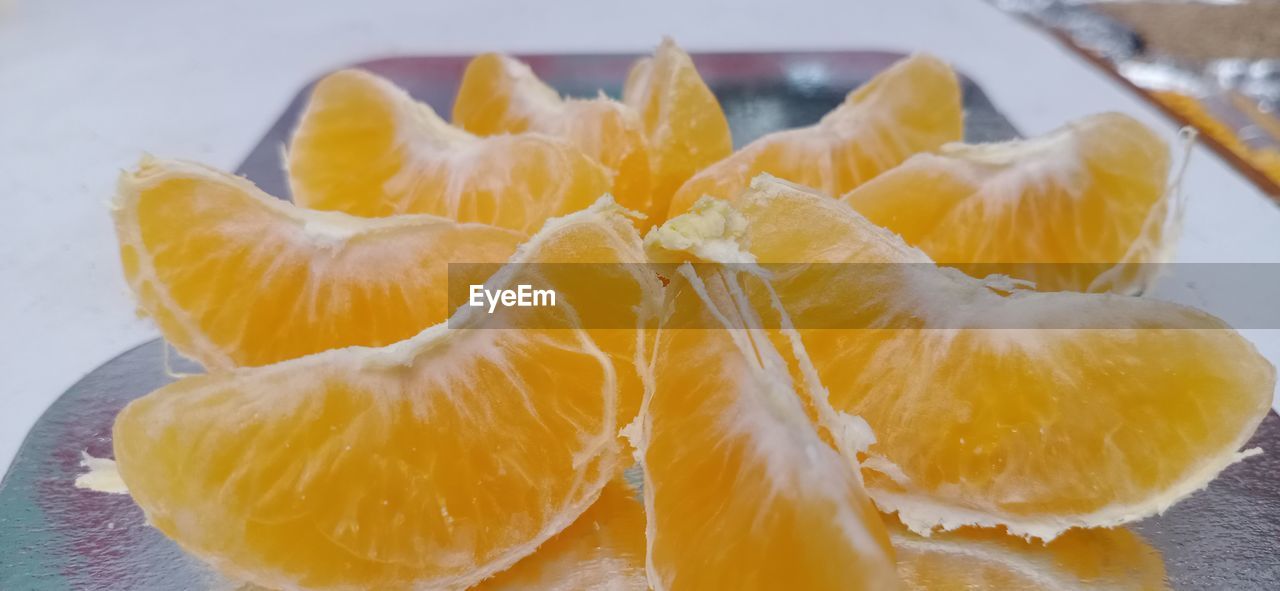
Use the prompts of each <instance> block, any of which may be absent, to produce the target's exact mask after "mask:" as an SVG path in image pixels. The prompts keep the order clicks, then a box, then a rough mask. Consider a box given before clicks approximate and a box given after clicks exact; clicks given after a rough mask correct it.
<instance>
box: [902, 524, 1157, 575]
mask: <svg viewBox="0 0 1280 591" xmlns="http://www.w3.org/2000/svg"><path fill="white" fill-rule="evenodd" d="M888 526H889V531H890V538H891V539H892V541H893V543H894V546H895V548H896V549H897V551H898V572H899V573H900V574H901V575H902V578H903V580H904V581H905V582H906V586H907V588H908V589H919V590H921V591H925V590H927V591H972V590H975V589H979V590H991V591H996V590H1000V589H1042V588H1046V587H1051V586H1052V585H1053V584H1052V583H1047V582H1046V581H1054V582H1056V583H1057V584H1060V585H1063V586H1064V588H1066V587H1089V586H1094V587H1098V588H1106V589H1149V590H1153V591H1154V590H1157V589H1167V588H1168V586H1167V583H1166V582H1165V569H1164V561H1163V560H1162V559H1161V556H1160V551H1159V550H1156V549H1155V548H1152V547H1151V546H1150V545H1149V544H1147V543H1146V541H1144V540H1143V539H1142V538H1141V537H1139V536H1138V535H1137V534H1134V533H1133V532H1131V531H1129V530H1127V529H1124V528H1115V529H1104V528H1096V529H1074V530H1071V531H1069V532H1067V533H1065V534H1063V535H1062V536H1059V537H1058V538H1057V539H1055V540H1053V541H1052V542H1049V543H1048V544H1042V543H1040V542H1037V541H1030V542H1028V541H1026V540H1023V539H1021V538H1015V537H1012V536H1009V535H1005V534H1004V533H1002V532H1001V531H1000V530H995V529H976V528H965V529H962V530H959V531H955V532H946V533H938V534H934V535H933V536H930V537H928V538H924V537H921V536H917V535H915V534H912V533H911V532H908V531H906V529H905V528H903V527H902V526H900V525H896V524H893V523H890V524H888Z"/></svg>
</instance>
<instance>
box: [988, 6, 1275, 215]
mask: <svg viewBox="0 0 1280 591" xmlns="http://www.w3.org/2000/svg"><path fill="white" fill-rule="evenodd" d="M991 3H992V4H994V5H995V6H997V7H998V8H1001V9H1003V10H1005V11H1008V12H1010V13H1013V14H1016V15H1018V16H1021V17H1023V18H1025V19H1027V20H1029V21H1031V22H1032V23H1035V24H1037V25H1039V26H1041V27H1044V28H1046V29H1048V30H1049V31H1051V32H1052V33H1054V34H1055V35H1056V36H1057V37H1059V38H1060V39H1062V40H1063V41H1064V42H1065V43H1067V44H1068V45H1070V46H1072V47H1074V48H1075V49H1077V50H1080V51H1081V52H1083V53H1084V54H1085V55H1087V56H1089V57H1090V58H1092V59H1094V60H1095V61H1098V62H1100V63H1101V64H1102V65H1104V66H1107V67H1109V68H1110V69H1111V70H1112V71H1114V72H1115V73H1117V74H1118V75H1119V76H1120V77H1121V78H1123V79H1124V80H1126V81H1128V82H1129V83H1131V84H1133V85H1135V86H1137V87H1138V88H1139V89H1141V90H1142V91H1143V92H1145V93H1146V94H1147V96H1149V97H1150V98H1151V99H1152V100H1154V101H1155V102H1156V104H1157V105H1159V106H1160V107H1161V108H1163V109H1164V110H1165V111H1166V112H1167V113H1169V114H1170V115H1172V116H1173V117H1175V118H1177V119H1179V120H1181V121H1183V122H1184V123H1188V124H1191V125H1194V126H1195V127H1197V128H1198V129H1199V130H1200V131H1201V133H1202V135H1203V136H1204V137H1205V138H1206V143H1207V144H1208V145H1210V146H1211V147H1212V148H1214V150H1216V151H1217V152H1218V153H1219V154H1221V155H1222V156H1223V157H1225V158H1226V159H1227V160H1228V161H1230V162H1231V163H1232V164H1233V165H1235V166H1236V168H1237V169H1239V170H1240V171H1241V172H1242V173H1244V174H1245V175H1246V176H1248V177H1249V178H1250V179H1251V180H1253V181H1254V182H1255V183H1256V184H1257V185H1258V186H1259V187H1260V188H1261V189H1262V190H1263V191H1265V192H1267V193H1269V194H1271V195H1272V197H1274V198H1276V199H1277V200H1280V0H1208V1H1206V0H1199V1H1197V0H1137V1H1107V0H1093V1H1090V0H991Z"/></svg>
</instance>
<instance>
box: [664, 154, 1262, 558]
mask: <svg viewBox="0 0 1280 591" xmlns="http://www.w3.org/2000/svg"><path fill="white" fill-rule="evenodd" d="M713 202H714V200H707V203H708V204H711V203H713ZM738 208H739V211H740V213H741V214H742V216H743V217H744V218H745V222H743V223H737V224H735V223H727V222H725V221H723V220H722V219H718V218H717V216H716V215H710V214H714V213H715V212H716V211H719V210H718V209H716V208H714V207H711V206H710V205H706V206H699V208H696V209H695V212H693V213H691V214H689V216H687V217H686V218H676V219H673V220H671V221H668V222H667V224H668V225H672V226H674V225H679V226H682V227H684V228H685V229H686V233H687V234H688V235H689V236H690V238H689V241H690V242H694V241H697V240H701V241H702V242H704V243H707V244H714V243H717V241H724V240H726V238H733V239H735V240H741V241H744V243H745V244H748V245H750V250H751V253H752V254H753V255H754V256H755V257H756V258H757V259H758V260H759V262H760V263H761V264H763V265H764V267H765V269H766V270H773V271H776V273H775V277H774V281H773V285H774V287H775V288H776V289H777V292H778V295H779V297H780V299H781V300H782V302H783V304H784V306H785V308H786V310H787V312H788V313H789V315H790V317H791V319H792V320H793V321H794V323H795V325H796V326H799V327H801V334H802V336H803V341H804V345H805V347H806V349H807V350H808V352H809V355H810V357H811V358H812V360H813V363H814V365H815V366H816V367H817V371H818V374H819V376H820V378H821V380H822V383H823V384H824V385H825V386H826V387H827V388H828V389H829V392H830V402H831V405H832V406H833V407H835V409H837V410H839V411H843V412H846V413H849V414H852V415H857V416H860V417H862V418H863V419H865V420H866V421H867V422H868V423H869V424H870V426H871V429H872V430H873V431H874V433H875V436H876V443H875V444H874V445H872V446H871V447H870V449H869V452H868V453H869V455H868V457H867V458H866V461H865V462H864V467H865V468H866V470H864V474H865V477H866V482H867V486H868V491H869V492H870V494H871V496H872V498H873V499H874V500H875V501H876V504H877V505H878V506H879V507H880V509H881V510H884V511H897V512H898V513H899V516H900V518H901V519H902V520H903V522H904V523H906V524H907V525H908V526H910V527H911V528H912V529H913V530H916V531H919V532H928V531H930V530H931V529H933V528H939V527H940V528H943V529H954V528H956V527H960V526H964V525H982V526H996V525H1004V526H1006V527H1007V528H1008V530H1009V531H1010V532H1012V533H1014V534H1016V535H1026V536H1035V537H1039V538H1042V539H1052V538H1053V537H1055V536H1057V535H1058V534H1060V533H1061V532H1063V531H1065V530H1067V529H1069V528H1072V527H1092V526H1111V525H1117V524H1121V523H1125V522H1129V521H1133V520H1136V519H1140V518H1143V517H1146V516H1149V515H1153V514H1156V513H1159V512H1161V511H1163V510H1164V509H1166V508H1168V507H1169V506H1170V505H1172V504H1173V503H1174V502H1175V501H1177V500H1178V499H1180V498H1182V497H1184V496H1186V495H1188V494H1191V493H1192V492H1195V491H1196V490H1198V489H1200V488H1202V487H1203V486H1205V485H1206V484H1207V483H1208V482H1209V481H1210V480H1212V479H1213V478H1214V477H1215V476H1216V475H1217V474H1218V473H1219V472H1221V471H1222V470H1223V469H1224V468H1226V467H1227V466H1228V465H1230V464H1232V463H1234V462H1236V461H1238V460H1240V459H1241V458H1243V457H1245V456H1246V455H1248V452H1246V453H1240V452H1239V451H1238V450H1240V449H1241V447H1242V446H1243V445H1244V444H1245V443H1246V442H1247V441H1248V439H1249V437H1250V436H1251V435H1252V434H1253V432H1254V430H1255V429H1256V428H1257V425H1258V423H1259V422H1260V421H1261V420H1262V418H1263V416H1264V415H1265V414H1266V412H1267V409H1268V407H1269V405H1270V403H1271V396H1272V392H1273V391H1274V388H1275V369H1274V368H1273V367H1272V366H1271V365H1270V364H1269V363H1268V362H1267V361H1266V360H1265V359H1264V358H1263V357H1262V356H1261V355H1259V354H1258V352H1257V350H1256V349H1255V348H1254V347H1253V345H1252V344H1250V343H1249V342H1248V341H1247V340H1245V339H1244V338H1242V337H1241V336H1240V335H1239V334H1237V333H1236V332H1235V331H1233V330H1231V329H1230V328H1229V327H1227V326H1226V325H1225V324H1223V323H1222V322H1221V321H1219V320H1217V319H1216V318H1213V317H1212V316H1210V315H1208V314H1205V313H1203V312H1199V311H1196V310H1193V309H1190V308H1186V307H1182V306H1178V305H1174V304H1169V303H1165V302H1160V301H1154V300H1144V299H1140V298H1133V297H1124V296H1116V295H1110V294H1079V293H1066V292H1064V293H1039V292H1030V291H1025V290H1019V289H1016V288H1013V287H1010V286H1008V285H1002V284H1000V283H998V282H989V281H980V280H977V279H973V278H970V277H968V276H965V275H963V274H960V273H959V272H957V271H955V270H954V269H939V268H937V267H936V266H934V265H933V264H932V263H931V262H929V259H928V257H927V256H925V255H924V254H923V253H921V252H920V251H918V250H916V249H914V248H912V247H910V246H908V245H906V244H905V243H904V242H902V240H901V239H900V238H898V237H897V236H895V235H894V234H892V233H891V232H889V231H887V230H885V229H883V228H880V227H878V226H875V225H874V224H871V223H870V222H868V221H867V220H866V218H864V217H862V216H861V215H859V214H858V213H856V212H855V211H853V209H851V208H850V207H848V206H847V205H846V204H844V203H841V202H840V201H838V200H834V199H830V198H829V197H826V196H824V195H820V194H817V193H814V192H811V191H809V190H806V189H803V188H800V187H798V186H796V185H792V184H790V183H785V182H782V181H779V180H777V179H772V178H769V177H761V178H759V179H757V180H756V181H755V182H753V185H752V188H751V191H749V192H748V193H747V194H746V195H744V196H743V197H742V198H740V199H739V202H738ZM708 216H709V217H710V219H707V218H708ZM697 230H700V231H702V232H704V235H703V236H701V237H700V238H699V237H696V231H697ZM785 263H806V265H801V266H795V265H785ZM780 264H781V266H775V265H780ZM783 271H785V272H783ZM824 323H825V324H824ZM824 327H835V328H824Z"/></svg>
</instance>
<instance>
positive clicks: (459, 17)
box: [0, 0, 1280, 468]
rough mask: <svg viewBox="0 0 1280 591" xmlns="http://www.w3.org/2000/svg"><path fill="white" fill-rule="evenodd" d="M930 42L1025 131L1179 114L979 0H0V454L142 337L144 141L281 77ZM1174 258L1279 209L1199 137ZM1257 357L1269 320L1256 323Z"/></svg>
mask: <svg viewBox="0 0 1280 591" xmlns="http://www.w3.org/2000/svg"><path fill="white" fill-rule="evenodd" d="M664 34H669V35H672V36H674V37H675V38H676V40H677V41H678V42H680V43H681V44H682V45H683V46H685V47H686V48H687V49H689V50H691V51H696V50H732V49H752V50H769V49H778V50H785V49H852V48H883V49H896V50H902V51H912V50H927V51H931V52H934V53H936V54H938V55H940V56H943V57H944V58H946V59H948V60H950V61H952V62H953V63H955V64H956V66H957V67H958V68H959V69H961V70H962V71H964V72H965V73H967V74H968V75H969V76H971V77H972V78H974V79H975V80H976V81H977V82H978V83H979V84H980V85H981V86H982V87H983V88H984V89H986V91H987V92H988V94H990V95H991V97H992V99H993V100H994V101H995V103H996V105H997V106H998V107H999V108H1000V109H1001V110H1002V111H1003V112H1004V113H1006V114H1007V115H1009V116H1010V118H1011V119H1012V120H1013V121H1014V123H1015V124H1016V125H1017V126H1018V127H1019V128H1020V129H1021V130H1022V131H1024V132H1026V133H1030V134H1036V133H1042V132H1045V131H1048V130H1050V129H1052V128H1054V127H1056V126H1058V125H1060V124H1062V123H1063V122H1065V121H1067V120H1069V119H1072V118H1076V117H1080V116H1083V115H1086V114H1090V113H1094V112H1098V111H1105V110H1119V111H1123V112H1126V113H1130V114H1133V115H1136V116H1138V117H1140V118H1142V119H1143V120H1145V121H1147V122H1149V123H1151V124H1153V125H1156V126H1157V127H1158V128H1159V129H1161V130H1162V131H1164V132H1166V133H1167V134H1168V136H1169V137H1170V138H1171V139H1172V137H1173V132H1174V127H1173V125H1172V124H1171V123H1169V122H1168V121H1166V120H1164V119H1163V118H1161V117H1160V116H1159V115H1158V114H1157V113H1156V112H1155V111H1153V110H1152V109H1150V108H1149V107H1147V106H1145V105H1144V104H1142V103H1141V102H1140V101H1139V100H1138V99H1137V98H1135V97H1133V96H1132V95H1130V94H1129V92H1128V91H1127V90H1125V89H1123V88H1121V87H1119V86H1118V85H1116V84H1115V83H1113V82H1111V81H1110V80H1108V79H1107V78H1106V77H1105V76H1104V75H1103V74H1101V73H1099V72H1096V71H1094V70H1093V69H1092V67H1091V66H1089V65H1088V64H1086V63H1085V62H1083V61H1082V60H1080V59H1079V58H1078V57H1076V56H1074V55H1073V54H1071V53H1070V52H1069V51H1068V50H1065V49H1062V48H1060V47H1059V46H1058V45H1057V43H1056V42H1055V41H1053V40H1051V39H1050V38H1048V37H1047V36H1045V35H1044V34H1042V33H1040V32H1038V31H1034V30H1032V29H1030V28H1028V27H1026V26H1025V25H1023V24H1021V23H1019V22H1017V21H1015V20H1014V19H1012V18H1011V17H1009V16H1007V15H1005V14H1003V13H1000V12H998V11H996V10H995V9H993V8H991V7H989V6H988V5H986V4H984V3H981V2H979V1H977V0H885V1H881V2H856V1H840V2H834V1H833V2H819V1H799V0H777V1H773V2H763V1H758V0H732V1H730V0H717V1H710V2H695V1H692V0H646V1H644V2H640V1H627V2H611V1H606V0H572V1H565V2H554V3H553V2H542V1H509V2H499V1H494V0H462V1H448V2H443V1H433V0H416V1H406V2H389V1H362V2H317V1H315V0H312V1H302V0H292V1H281V2H269V1H264V0H231V1H226V0H224V1H217V2H181V1H176V0H136V1H123V0H0V204H3V208H2V209H0V468H4V467H6V466H7V465H8V463H9V461H10V460H11V458H12V457H13V454H14V453H15V452H16V450H17V446H18V445H19V443H20V442H21V440H22V438H23V437H24V436H25V434H26V432H27V430H28V429H29V428H30V426H31V424H32V423H33V422H34V421H35V419H36V418H37V417H38V416H39V414H40V413H41V412H43V410H44V409H45V408H46V407H47V406H48V404H49V403H50V402H52V401H53V399H54V398H56V397H57V396H58V395H59V394H60V393H61V392H62V391H63V390H65V389H66V388H67V387H68V386H70V385H71V384H73V383H74V382H75V381H76V380H77V379H79V378H80V377H81V376H83V375H84V374H85V373H87V372H88V371H90V370H92V369H93V368H94V367H96V366H98V365H99V364H101V363H103V362H105V361H107V360H109V359H110V358H111V357H113V356H114V355H116V354H117V353H120V352H122V351H124V350H126V349H127V348H129V347H132V346H133V345H136V344H138V343H141V342H143V341H145V340H148V339H150V338H153V337H154V336H156V331H155V330H154V329H153V328H152V327H151V326H150V325H149V324H148V323H147V322H145V321H141V320H138V319H136V318H135V316H134V314H133V304H132V302H131V300H130V296H129V294H128V291H127V289H126V286H125V284H124V282H123V281H122V279H121V277H120V269H119V263H118V261H117V258H116V252H115V241H114V237H113V234H112V228H111V223H110V220H109V217H108V214H107V211H106V205H105V204H106V202H107V200H108V199H109V198H110V196H111V194H112V190H113V187H114V183H115V179H116V176H117V175H118V174H119V171H120V170H121V169H123V168H126V167H129V166H131V165H133V164H134V163H135V162H136V161H137V160H138V157H139V156H140V155H141V153H142V152H143V151H147V152H150V153H153V154H156V155H158V156H163V157H177V158H190V159H195V160H199V161H202V162H206V163H209V164H212V165H215V166H219V167H222V168H226V169H232V168H234V167H235V166H236V164H238V163H239V161H240V160H241V158H242V157H243V156H244V155H245V154H246V153H247V152H248V150H249V149H250V148H251V147H252V146H253V145H254V143H255V142H256V141H257V139H258V137H259V136H260V135H261V134H262V133H263V132H264V131H265V130H266V129H267V127H268V126H269V125H270V124H271V122H272V121H273V120H274V119H275V118H276V116H277V115H278V114H279V113H280V111H281V110H282V109H283V108H284V106H285V104H286V102H287V101H288V100H289V99H290V98H291V97H292V96H293V94H294V93H295V92H296V91H297V90H298V88H299V87H300V86H301V85H303V84H304V83H306V82H307V81H308V80H310V79H312V78H314V77H315V76H317V75H319V74H322V73H323V72H325V71H327V70H330V69H333V68H334V67H336V66H339V65H342V64H345V63H349V62H354V61H359V60H362V59H366V58H370V57H375V56H386V55H392V54H431V53H455V54H457V53H462V54H465V53H474V52H478V51H482V50H503V51H511V52H519V51H528V52H555V51H565V52H598V51H647V50H649V49H650V48H651V47H652V46H653V45H655V44H656V43H657V42H658V40H659V39H660V37H661V36H662V35H664ZM1185 187H1186V189H1187V191H1188V192H1189V193H1190V196H1191V199H1192V201H1191V205H1190V208H1189V211H1188V221H1187V229H1186V232H1185V234H1184V238H1183V241H1182V244H1181V245H1180V250H1179V256H1178V258H1179V259H1180V260H1184V261H1204V262H1246V261H1248V262H1253V261H1280V208H1277V207H1276V206H1275V205H1274V204H1272V203H1270V202H1268V201H1267V200H1266V199H1265V198H1264V197H1263V196H1262V195H1261V193H1260V192H1258V191H1257V190H1256V189H1255V188H1253V187H1252V186H1251V185H1249V184H1248V183H1247V182H1245V181H1244V180H1242V179H1241V178H1239V177H1238V176H1237V175H1235V174H1234V173H1233V172H1231V171H1230V169H1229V168H1227V167H1226V166H1225V165H1223V164H1222V163H1221V162H1219V161H1218V160H1217V159H1216V157H1214V156H1213V155H1212V154H1210V153H1209V152H1208V151H1206V150H1198V151H1197V154H1196V155H1195V157H1194V159H1193V161H1192V165H1191V169H1190V171H1189V173H1188V176H1187V179H1186V185H1185ZM1249 335H1250V337H1251V338H1253V339H1254V340H1255V342H1257V343H1258V344H1259V346H1260V347H1261V348H1262V349H1263V351H1264V353H1266V354H1267V355H1268V356H1269V357H1270V358H1271V359H1272V360H1273V362H1274V361H1276V360H1277V359H1280V335H1278V334H1276V332H1275V331H1272V332H1264V331H1251V332H1250V333H1249Z"/></svg>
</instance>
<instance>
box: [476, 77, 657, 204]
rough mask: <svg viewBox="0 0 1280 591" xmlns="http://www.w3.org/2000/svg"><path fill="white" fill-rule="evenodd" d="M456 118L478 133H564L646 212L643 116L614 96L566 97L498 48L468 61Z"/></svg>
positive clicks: (624, 200)
mask: <svg viewBox="0 0 1280 591" xmlns="http://www.w3.org/2000/svg"><path fill="white" fill-rule="evenodd" d="M453 123H454V124H455V125H457V126H459V127H461V128H463V129H465V130H467V131H469V132H471V133H474V134H477V135H495V134H504V133H524V132H537V133H543V134H547V135H550V136H554V137H558V138H562V139H564V140H566V141H568V142H569V143H571V144H573V146H574V147H576V148H577V149H579V150H581V151H582V153H583V154H585V155H586V156H588V157H590V158H592V159H594V160H595V161H596V162H599V163H600V164H602V165H603V166H604V167H605V168H608V169H609V170H610V171H612V172H613V175H614V179H613V188H612V193H613V196H614V197H616V198H617V199H618V203H620V204H621V205H622V206H623V207H626V208H628V209H632V210H635V211H642V212H643V211H647V210H648V209H649V207H650V203H649V200H650V195H649V151H648V145H647V143H646V140H645V136H644V129H643V128H642V127H641V121H640V118H639V116H638V115H637V114H636V113H635V111H633V110H632V109H631V108H629V107H627V106H626V105H623V104H621V103H618V102H616V101H612V100H609V99H607V98H598V99H594V100H573V99H568V100H563V99H561V98H560V96H559V94H557V93H556V91H555V90H553V89H552V88H551V87H549V86H547V85H546V84H545V83H543V82H542V81H541V80H539V79H538V78H537V76H536V75H534V73H533V71H532V70H530V69H529V67H528V66H526V65H524V64H522V63H520V62H519V61H517V60H515V59H513V58H510V57H507V56H504V55H500V54H496V53H486V54H483V55H479V56H476V57H475V58H474V59H472V60H471V62H470V63H469V64H467V70H466V72H465V73H464V74H463V76H462V83H461V85H460V86H459V88H458V96H457V98H456V99H455V100H454V103H453Z"/></svg>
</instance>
